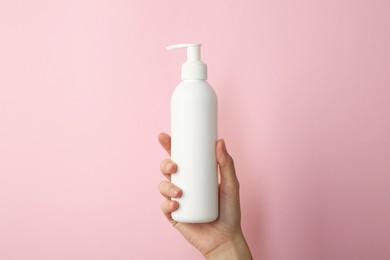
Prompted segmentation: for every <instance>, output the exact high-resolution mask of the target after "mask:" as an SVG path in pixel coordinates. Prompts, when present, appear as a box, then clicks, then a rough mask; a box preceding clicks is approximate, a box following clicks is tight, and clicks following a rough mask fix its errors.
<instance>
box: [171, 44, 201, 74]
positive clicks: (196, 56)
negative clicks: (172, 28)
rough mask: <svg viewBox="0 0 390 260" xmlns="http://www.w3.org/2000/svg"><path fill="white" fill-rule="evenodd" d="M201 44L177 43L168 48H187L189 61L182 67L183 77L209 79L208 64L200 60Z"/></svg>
mask: <svg viewBox="0 0 390 260" xmlns="http://www.w3.org/2000/svg"><path fill="white" fill-rule="evenodd" d="M201 46H202V45H201V44H175V45H171V46H168V47H167V49H168V50H173V49H178V48H187V62H185V63H183V65H182V67H181V79H182V80H186V79H203V80H206V79H207V66H206V64H204V63H203V62H202V61H201V60H200V47H201Z"/></svg>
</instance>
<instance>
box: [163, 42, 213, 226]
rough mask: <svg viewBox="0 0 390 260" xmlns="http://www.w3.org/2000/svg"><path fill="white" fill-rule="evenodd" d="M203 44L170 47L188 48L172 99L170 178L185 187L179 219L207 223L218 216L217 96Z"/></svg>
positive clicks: (176, 218) (179, 209) (180, 204)
mask: <svg viewBox="0 0 390 260" xmlns="http://www.w3.org/2000/svg"><path fill="white" fill-rule="evenodd" d="M200 46H201V45H200V44H176V45H172V46H169V47H167V49H168V50H171V49H176V48H187V61H186V62H185V63H183V65H182V72H181V79H182V81H181V83H180V84H179V85H178V86H177V87H176V89H175V90H174V92H173V94H172V99H171V138H172V139H171V159H172V160H173V161H174V162H175V163H176V164H177V171H176V173H175V174H172V176H171V181H172V183H173V184H175V185H176V186H178V187H179V188H180V189H181V190H182V196H181V198H172V200H177V201H178V202H179V208H178V209H177V210H176V211H174V212H173V213H172V218H173V219H174V220H176V221H178V222H186V223H204V222H211V221H214V220H216V219H217V218H218V172H217V161H216V156H215V144H216V141H217V96H216V94H215V92H214V90H213V88H212V87H211V86H210V85H209V84H208V83H207V81H206V80H207V67H206V64H204V63H203V62H202V61H201V60H200Z"/></svg>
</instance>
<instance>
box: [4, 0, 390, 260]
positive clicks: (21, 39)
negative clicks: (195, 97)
mask: <svg viewBox="0 0 390 260" xmlns="http://www.w3.org/2000/svg"><path fill="white" fill-rule="evenodd" d="M389 13H390V4H389V1H386V0H383V1H380V0H378V1H372V0H354V1H352V0H350V1H348V0H341V1H340V0H337V1H336V0H335V1H328V0H320V1H312V0H298V1H289V0H275V1H231V0H228V1H226V0H218V1H207V0H200V1H179V0H168V1H157V0H156V1H145V0H131V1H124V0H122V1H119V0H107V1H69V0H62V1H43V0H39V1H16V0H8V1H7V0H1V1H0V37H1V38H0V259H5V260H10V259H18V260H20V259H22V260H27V259H40V260H46V259H47V260H49V259H50V260H52V259H56V260H61V259H84V260H85V259H91V260H92V259H94V260H95V259H199V258H200V257H201V255H200V254H199V253H198V252H197V251H196V250H195V249H194V248H192V246H191V245H189V244H188V243H187V242H186V241H185V240H184V239H183V238H182V237H181V235H180V234H179V233H178V232H176V230H174V229H173V228H172V227H171V226H170V224H169V223H168V222H167V221H166V220H165V219H164V217H163V215H162V214H161V212H160V203H161V202H162V201H163V198H162V197H161V195H160V194H159V193H158V191H157V185H158V183H159V182H160V180H162V179H163V176H162V175H161V174H160V172H159V163H160V161H161V160H162V159H163V158H165V157H166V154H165V153H164V152H163V150H162V149H161V148H160V146H159V144H158V142H157V134H158V133H159V132H160V131H167V132H169V105H170V95H171V93H172V91H173V89H174V87H175V86H176V85H177V84H178V83H179V79H180V64H181V63H182V62H183V61H184V59H185V55H184V51H181V52H180V51H176V52H167V51H166V50H165V46H167V45H169V44H172V43H182V42H201V43H203V58H204V61H205V62H206V63H207V64H208V68H209V82H210V83H211V84H212V85H213V86H214V88H215V90H216V92H217V94H218V97H219V106H220V107H219V108H220V111H219V116H220V120H219V126H220V128H219V130H220V131H219V134H220V137H222V138H224V139H225V140H226V142H227V146H228V149H229V150H230V152H231V154H232V155H233V157H234V158H235V162H236V167H237V172H238V174H239V179H240V182H241V194H242V195H241V196H242V197H241V198H242V215H243V216H242V225H243V229H244V232H245V234H246V237H247V240H248V243H249V245H250V247H251V249H252V253H253V255H254V257H255V258H256V259H264V260H271V259H275V260H282V259H287V260H295V259H296V260H306V259H307V260H312V259H316V260H317V259H329V260H338V259H340V260H341V259H343V260H345V259H354V260H359V259H375V260H382V259H390V246H389V241H390V90H389V88H390V48H389V46H390V36H389V32H390V19H389Z"/></svg>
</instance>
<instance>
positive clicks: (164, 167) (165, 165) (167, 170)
mask: <svg viewBox="0 0 390 260" xmlns="http://www.w3.org/2000/svg"><path fill="white" fill-rule="evenodd" d="M160 170H161V172H162V174H164V176H165V177H166V178H167V179H168V180H171V174H173V173H175V172H176V170H177V166H176V163H175V162H174V161H172V160H170V159H164V160H163V161H162V162H161V164H160Z"/></svg>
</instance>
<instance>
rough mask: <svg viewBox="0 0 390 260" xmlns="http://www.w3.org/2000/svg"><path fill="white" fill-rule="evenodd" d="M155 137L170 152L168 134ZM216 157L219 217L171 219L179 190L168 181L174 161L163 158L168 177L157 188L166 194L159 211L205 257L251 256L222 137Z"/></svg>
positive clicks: (163, 171) (163, 167)
mask: <svg viewBox="0 0 390 260" xmlns="http://www.w3.org/2000/svg"><path fill="white" fill-rule="evenodd" d="M158 140H159V142H160V144H161V146H162V147H163V148H164V149H165V150H166V151H167V152H168V154H169V155H170V152H171V137H170V136H169V135H168V134H166V133H160V134H159V136H158ZM216 158H217V162H218V167H219V173H220V177H221V178H220V179H221V183H220V185H219V217H218V219H217V220H215V221H213V222H210V223H200V224H191V223H179V222H176V221H174V220H173V219H172V216H171V213H172V212H173V211H175V210H176V209H177V208H178V207H179V204H178V202H177V201H173V200H171V198H173V197H174V198H178V197H180V196H181V194H182V193H181V190H180V188H179V187H177V186H175V185H174V184H172V183H171V182H170V180H171V174H174V173H175V172H176V164H175V162H173V161H172V160H170V159H169V158H168V159H164V160H163V161H162V162H161V165H160V169H161V172H162V173H163V175H164V176H165V177H166V179H167V180H164V181H162V182H161V183H160V184H159V186H158V190H159V191H160V193H161V194H162V195H163V196H164V197H165V201H164V202H163V203H162V205H161V210H162V212H163V213H164V215H165V217H166V218H167V219H168V221H169V222H170V223H171V224H172V225H173V226H174V227H175V228H176V229H177V230H178V231H179V232H180V233H181V234H182V235H183V236H184V238H185V239H187V241H188V242H190V243H191V244H192V245H193V246H194V247H196V248H197V249H198V250H199V251H200V252H201V253H202V254H203V256H204V257H205V258H206V259H232V260H234V259H240V260H246V259H252V256H251V253H250V250H249V247H248V245H247V243H246V241H245V238H244V235H243V233H242V229H241V210H240V198H239V183H238V179H237V176H236V171H235V169H234V162H233V159H232V157H231V156H230V155H229V154H228V152H227V150H226V145H225V142H224V140H222V139H221V140H218V141H217V143H216Z"/></svg>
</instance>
